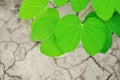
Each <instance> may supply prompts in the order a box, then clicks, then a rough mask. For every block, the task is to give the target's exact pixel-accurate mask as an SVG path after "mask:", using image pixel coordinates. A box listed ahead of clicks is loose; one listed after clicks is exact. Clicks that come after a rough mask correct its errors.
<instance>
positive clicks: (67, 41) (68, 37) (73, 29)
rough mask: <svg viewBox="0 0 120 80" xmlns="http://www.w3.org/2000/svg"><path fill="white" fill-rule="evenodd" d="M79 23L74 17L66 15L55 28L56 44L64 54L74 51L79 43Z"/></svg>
mask: <svg viewBox="0 0 120 80" xmlns="http://www.w3.org/2000/svg"><path fill="white" fill-rule="evenodd" d="M80 24H81V22H80V20H79V18H78V17H77V16H76V15H72V14H69V15H66V16H65V17H63V18H62V19H61V20H60V21H59V22H58V23H57V27H56V37H57V42H58V44H59V46H60V47H61V49H62V50H63V51H65V52H70V51H72V50H74V49H75V48H76V47H77V46H78V44H79V42H80V32H81V25H80Z"/></svg>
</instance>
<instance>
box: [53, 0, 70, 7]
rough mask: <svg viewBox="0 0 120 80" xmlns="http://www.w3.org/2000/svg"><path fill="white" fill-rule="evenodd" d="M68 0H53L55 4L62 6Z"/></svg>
mask: <svg viewBox="0 0 120 80" xmlns="http://www.w3.org/2000/svg"><path fill="white" fill-rule="evenodd" d="M67 1H68V0H54V3H55V5H56V6H63V5H65V4H66V3H67Z"/></svg>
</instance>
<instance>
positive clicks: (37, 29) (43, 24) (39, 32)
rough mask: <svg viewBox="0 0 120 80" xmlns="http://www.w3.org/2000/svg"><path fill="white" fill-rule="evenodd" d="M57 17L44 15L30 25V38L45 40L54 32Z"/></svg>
mask: <svg viewBox="0 0 120 80" xmlns="http://www.w3.org/2000/svg"><path fill="white" fill-rule="evenodd" d="M58 20H59V18H57V17H44V18H41V19H40V20H38V21H37V22H36V23H35V24H34V25H33V26H32V32H31V39H32V40H33V41H42V40H46V39H48V38H49V37H51V36H52V35H53V34H54V29H55V24H56V22H57V21H58Z"/></svg>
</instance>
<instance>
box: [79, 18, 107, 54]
mask: <svg viewBox="0 0 120 80" xmlns="http://www.w3.org/2000/svg"><path fill="white" fill-rule="evenodd" d="M105 34H106V33H105V25H104V23H103V22H102V21H101V20H99V19H98V18H96V17H91V18H88V19H87V20H86V21H85V23H84V24H83V27H82V35H81V36H82V37H81V39H82V45H83V47H84V48H85V50H86V52H87V53H88V54H89V55H90V56H94V55H95V54H97V53H98V52H99V51H100V50H101V49H102V47H103V45H104V42H105Z"/></svg>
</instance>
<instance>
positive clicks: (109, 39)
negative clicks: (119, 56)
mask: <svg viewBox="0 0 120 80" xmlns="http://www.w3.org/2000/svg"><path fill="white" fill-rule="evenodd" d="M111 45H112V32H111V31H110V29H109V28H108V27H107V26H106V38H105V43H104V46H103V48H102V50H101V51H100V52H101V53H106V52H107V51H108V50H109V48H110V47H111Z"/></svg>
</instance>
